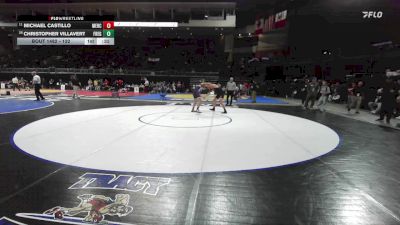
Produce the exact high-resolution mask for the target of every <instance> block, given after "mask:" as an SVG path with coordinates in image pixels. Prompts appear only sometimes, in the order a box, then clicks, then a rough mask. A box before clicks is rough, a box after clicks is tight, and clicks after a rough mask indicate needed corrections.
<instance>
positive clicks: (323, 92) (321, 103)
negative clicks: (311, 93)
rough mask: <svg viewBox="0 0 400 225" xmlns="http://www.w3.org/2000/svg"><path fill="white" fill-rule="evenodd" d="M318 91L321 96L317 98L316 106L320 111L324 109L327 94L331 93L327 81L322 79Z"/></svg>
mask: <svg viewBox="0 0 400 225" xmlns="http://www.w3.org/2000/svg"><path fill="white" fill-rule="evenodd" d="M319 93H320V94H321V96H320V97H319V99H318V103H317V107H318V109H319V110H320V111H321V112H324V111H325V105H326V102H327V100H328V95H329V94H330V93H331V89H330V88H329V86H328V82H326V81H325V80H324V81H322V86H321V88H320V91H319Z"/></svg>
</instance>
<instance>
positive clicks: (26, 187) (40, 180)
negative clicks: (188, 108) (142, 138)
mask: <svg viewBox="0 0 400 225" xmlns="http://www.w3.org/2000/svg"><path fill="white" fill-rule="evenodd" d="M178 108H179V107H175V108H173V109H172V110H171V111H169V112H166V113H165V114H163V115H161V116H160V117H157V118H155V119H154V121H156V120H158V119H161V118H162V117H163V116H166V115H168V114H170V113H172V112H173V111H175V110H177V109H178ZM154 121H153V122H154ZM146 126H149V125H147V124H143V125H142V126H140V127H138V128H136V129H134V130H133V131H130V132H128V133H129V134H131V133H133V132H136V131H137V130H139V129H141V128H143V127H146ZM126 135H128V134H126ZM126 135H122V136H120V137H118V138H115V139H114V140H113V141H111V142H109V143H108V144H112V143H114V141H115V140H118V139H119V138H121V137H125V136H126ZM106 145H107V144H106ZM106 145H103V146H102V147H99V148H98V150H96V151H95V152H92V153H90V154H88V155H86V156H84V157H81V158H79V159H77V160H76V161H74V162H72V163H75V162H79V161H81V160H82V159H85V158H87V157H90V156H91V155H93V154H96V153H99V152H101V150H102V149H103V148H104V147H105V146H106ZM68 167H72V166H70V165H64V166H62V167H61V168H59V169H57V170H55V171H53V172H51V173H49V174H47V175H45V176H44V177H41V178H39V179H37V180H36V181H34V182H32V183H30V184H28V185H27V186H25V187H23V188H21V189H20V190H17V191H16V192H14V193H12V194H10V195H8V196H6V197H3V198H1V199H0V204H3V203H4V202H6V201H8V200H10V199H11V198H13V197H15V196H16V195H18V194H20V193H22V192H24V191H26V190H28V189H30V188H31V187H33V186H35V185H37V184H39V183H40V182H42V181H44V180H46V179H47V178H49V177H51V176H53V175H55V174H56V173H58V172H60V171H61V170H64V169H65V168H68Z"/></svg>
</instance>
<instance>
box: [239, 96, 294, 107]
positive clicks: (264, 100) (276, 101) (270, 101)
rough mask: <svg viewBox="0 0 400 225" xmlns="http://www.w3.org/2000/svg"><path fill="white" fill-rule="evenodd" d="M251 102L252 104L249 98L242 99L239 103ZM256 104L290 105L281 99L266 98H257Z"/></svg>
mask: <svg viewBox="0 0 400 225" xmlns="http://www.w3.org/2000/svg"><path fill="white" fill-rule="evenodd" d="M251 102H252V100H251V98H248V99H240V100H239V102H238V103H251ZM256 102H257V103H265V104H277V105H283V104H288V103H287V102H284V101H281V100H279V99H273V98H268V97H264V96H257V98H256Z"/></svg>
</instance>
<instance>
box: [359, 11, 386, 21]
mask: <svg viewBox="0 0 400 225" xmlns="http://www.w3.org/2000/svg"><path fill="white" fill-rule="evenodd" d="M362 14H363V18H364V19H370V18H374V19H380V18H382V16H383V12H382V11H363V12H362Z"/></svg>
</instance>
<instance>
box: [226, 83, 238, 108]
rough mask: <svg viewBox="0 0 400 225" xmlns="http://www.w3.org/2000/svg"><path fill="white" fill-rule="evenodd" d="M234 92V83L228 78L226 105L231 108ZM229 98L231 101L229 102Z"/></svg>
mask: <svg viewBox="0 0 400 225" xmlns="http://www.w3.org/2000/svg"><path fill="white" fill-rule="evenodd" d="M235 91H236V83H235V81H233V77H230V78H229V81H228V83H226V105H227V106H228V105H230V106H232V100H233V96H234V95H235ZM229 98H230V99H231V100H230V101H229Z"/></svg>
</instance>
